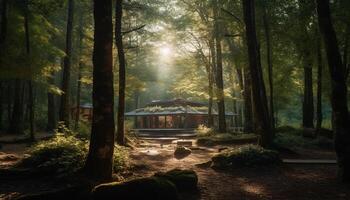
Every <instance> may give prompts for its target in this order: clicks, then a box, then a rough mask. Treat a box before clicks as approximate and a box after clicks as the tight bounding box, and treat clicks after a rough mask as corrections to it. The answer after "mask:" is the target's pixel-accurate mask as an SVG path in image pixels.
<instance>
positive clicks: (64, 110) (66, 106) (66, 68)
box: [59, 0, 74, 127]
mask: <svg viewBox="0 0 350 200" xmlns="http://www.w3.org/2000/svg"><path fill="white" fill-rule="evenodd" d="M73 21H74V0H69V1H68V19H67V33H66V50H65V53H66V55H65V57H64V64H63V75H62V91H63V94H62V96H61V105H60V111H59V112H60V117H59V118H60V121H62V122H64V124H65V126H67V127H69V118H70V117H69V114H70V87H69V85H70V72H71V60H72V37H73Z"/></svg>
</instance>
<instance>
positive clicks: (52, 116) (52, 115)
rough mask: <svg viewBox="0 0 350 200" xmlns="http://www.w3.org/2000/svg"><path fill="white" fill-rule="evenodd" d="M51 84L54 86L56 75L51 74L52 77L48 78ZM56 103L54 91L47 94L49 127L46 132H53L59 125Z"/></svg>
mask: <svg viewBox="0 0 350 200" xmlns="http://www.w3.org/2000/svg"><path fill="white" fill-rule="evenodd" d="M47 82H48V83H49V84H51V85H54V84H55V79H54V74H51V75H50V77H48V81H47ZM56 112H57V111H56V101H55V95H54V94H53V92H52V91H48V92H47V126H46V131H49V132H52V131H53V130H54V129H55V128H56V123H57V119H56V118H57V113H56Z"/></svg>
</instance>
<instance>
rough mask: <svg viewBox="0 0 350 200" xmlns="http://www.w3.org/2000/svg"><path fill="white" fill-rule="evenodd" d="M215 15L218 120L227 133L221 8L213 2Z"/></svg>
mask: <svg viewBox="0 0 350 200" xmlns="http://www.w3.org/2000/svg"><path fill="white" fill-rule="evenodd" d="M213 4H214V5H213V14H214V35H215V44H216V77H215V80H216V87H217V89H216V98H217V103H218V118H219V123H218V124H219V132H220V133H225V132H226V117H225V99H224V97H225V95H224V80H223V77H222V73H223V70H222V46H221V41H222V35H221V34H222V33H221V32H222V31H221V22H220V20H221V19H220V15H219V13H220V12H219V6H218V1H217V0H213Z"/></svg>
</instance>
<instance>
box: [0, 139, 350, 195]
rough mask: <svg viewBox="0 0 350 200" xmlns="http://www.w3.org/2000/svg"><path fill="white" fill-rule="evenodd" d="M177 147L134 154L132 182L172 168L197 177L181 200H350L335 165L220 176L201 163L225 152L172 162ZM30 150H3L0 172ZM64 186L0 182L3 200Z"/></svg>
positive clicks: (309, 152) (307, 155) (313, 153)
mask: <svg viewBox="0 0 350 200" xmlns="http://www.w3.org/2000/svg"><path fill="white" fill-rule="evenodd" d="M175 147H176V145H175V144H162V145H160V144H159V141H147V142H142V143H141V145H138V146H137V147H136V148H134V149H133V150H132V151H131V152H130V160H131V164H132V165H133V166H134V167H133V169H132V171H131V172H132V177H141V176H148V175H153V174H154V173H155V172H158V171H167V170H170V169H173V168H183V169H193V170H194V171H196V173H197V174H198V177H199V192H198V194H185V195H184V196H182V199H189V200H192V199H193V200H195V199H203V200H236V199H237V200H242V199H248V200H257V199H263V200H265V199H266V200H267V199H278V200H283V199H286V200H287V199H293V200H294V199H295V200H313V199H319V200H338V199H339V200H347V199H350V185H344V184H339V183H338V182H337V180H336V166H335V165H315V164H313V165H305V164H282V165H281V166H275V167H268V166H259V167H257V168H241V169H235V170H232V171H222V170H214V169H212V168H210V167H209V166H208V165H206V164H203V163H206V162H207V161H209V160H210V158H211V157H212V156H213V155H215V154H216V153H218V151H219V149H221V148H224V146H214V147H210V148H207V147H194V148H192V153H191V154H190V155H189V156H187V157H185V158H183V159H180V160H179V159H176V158H175V157H174V149H175ZM235 147H238V145H235ZM27 148H28V145H25V144H5V145H3V146H2V149H1V150H0V152H1V153H0V168H4V167H9V166H11V165H13V164H14V163H15V162H17V161H18V160H19V159H21V157H22V156H23V153H24V152H25V150H26V149H27ZM282 156H283V158H296V159H334V158H335V155H334V153H333V152H332V151H331V150H321V149H298V151H297V154H293V155H289V154H288V155H287V154H286V155H282ZM198 164H199V165H198ZM62 184H65V183H62V182H57V181H54V180H52V179H50V178H45V177H38V178H37V179H23V180H19V179H13V180H12V179H9V180H0V199H7V198H10V197H11V196H12V197H15V196H18V195H19V194H26V193H32V192H40V191H45V190H49V189H50V188H51V189H52V188H54V189H55V188H59V187H62Z"/></svg>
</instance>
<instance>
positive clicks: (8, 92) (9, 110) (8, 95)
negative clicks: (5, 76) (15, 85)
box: [7, 81, 13, 124]
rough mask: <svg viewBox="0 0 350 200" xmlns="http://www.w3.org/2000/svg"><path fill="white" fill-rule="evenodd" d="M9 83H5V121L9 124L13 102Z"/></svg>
mask: <svg viewBox="0 0 350 200" xmlns="http://www.w3.org/2000/svg"><path fill="white" fill-rule="evenodd" d="M11 85H12V84H11V81H8V83H7V121H8V123H9V124H10V123H11V118H12V102H13V99H12V98H13V95H12V92H11V91H12V90H11Z"/></svg>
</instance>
